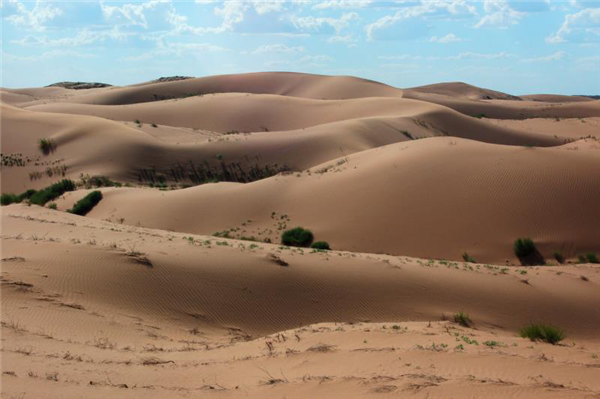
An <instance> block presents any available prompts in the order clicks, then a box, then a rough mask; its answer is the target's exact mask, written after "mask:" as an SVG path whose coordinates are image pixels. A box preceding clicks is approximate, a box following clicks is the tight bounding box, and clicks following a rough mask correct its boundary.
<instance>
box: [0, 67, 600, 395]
mask: <svg viewBox="0 0 600 399" xmlns="http://www.w3.org/2000/svg"><path fill="white" fill-rule="evenodd" d="M0 97H1V100H2V101H1V104H0V112H1V122H2V125H1V127H2V142H1V147H2V156H3V165H2V170H1V173H2V186H1V189H2V193H9V192H12V193H21V192H23V191H25V190H26V189H29V188H35V189H39V188H43V187H45V186H48V185H49V184H51V183H53V182H56V181H57V180H59V179H62V178H71V179H73V180H78V179H79V178H80V176H81V174H89V175H103V176H107V177H108V178H110V179H112V180H115V181H118V182H121V183H123V184H125V183H127V185H128V186H129V187H103V188H100V190H101V191H102V193H103V196H104V198H103V199H102V201H101V202H100V203H99V204H98V205H97V206H96V207H95V208H94V209H93V210H92V211H91V212H90V213H88V214H87V215H86V216H85V217H82V216H76V215H73V214H70V213H67V212H65V211H66V210H67V209H69V208H71V207H72V206H73V204H74V203H75V202H76V201H77V200H79V199H81V198H82V197H83V196H85V195H86V194H87V193H88V192H90V191H91V190H89V189H87V190H86V189H83V188H81V189H78V190H77V191H73V192H69V193H66V194H65V195H63V196H61V197H60V198H58V199H56V200H55V201H54V202H55V203H56V208H57V209H56V210H53V209H49V208H47V207H40V206H36V205H28V204H26V203H22V204H12V205H9V206H3V207H2V208H0V214H1V225H0V227H1V231H0V233H1V241H0V243H1V247H0V252H1V270H0V272H1V274H0V282H1V285H0V299H1V322H2V328H1V352H0V355H1V362H0V366H1V369H2V370H1V371H2V374H1V380H0V381H1V384H2V385H1V388H0V393H1V397H2V398H5V397H6V398H20V399H31V398H81V397H86V398H87V397H89V398H121V397H122V398H138V397H139V398H147V397H152V398H178V397H194V398H195V397H218V398H220V397H232V398H237V397H247V398H271V397H273V398H307V397H310V398H365V397H375V398H377V397H379V398H387V397H415V398H479V397H493V398H509V397H515V398H598V397H600V379H599V378H598V376H599V375H600V289H599V288H600V287H599V284H600V267H599V266H598V265H597V264H577V255H578V254H580V253H587V252H597V253H599V252H600V211H599V207H598V204H600V183H599V182H600V142H599V141H598V139H599V138H600V132H599V129H600V101H597V100H596V101H594V100H591V99H587V98H584V97H569V96H553V95H544V94H540V95H531V96H521V97H514V96H510V95H507V94H504V93H499V92H496V91H493V90H487V89H480V88H476V87H473V86H469V85H465V84H461V83H447V84H439V85H430V86H423V87H417V88H411V89H405V90H400V89H396V88H393V87H390V86H386V85H382V84H380V83H377V82H372V81H367V80H362V79H357V78H351V77H328V76H316V75H303V74H288V73H264V74H247V75H224V76H217V77H207V78H199V79H189V80H181V81H172V82H165V83H144V84H138V85H133V86H126V87H108V88H100V89H89V90H68V89H64V88H60V87H48V88H31V89H19V90H13V89H2V90H1V92H0ZM43 138H51V139H52V140H53V141H54V143H55V144H56V148H55V151H53V152H52V153H50V154H48V155H43V154H41V152H40V151H39V149H38V148H37V142H38V140H40V139H43ZM7 156H10V157H11V159H16V158H19V159H21V160H22V166H17V165H12V164H6V163H4V160H5V158H4V157H7ZM198 165H202V167H203V168H213V170H218V169H219V168H222V167H223V168H227V167H231V168H232V169H230V170H233V168H234V167H235V168H237V169H235V170H236V171H237V170H239V171H240V172H239V173H240V174H242V173H243V172H244V171H249V170H250V169H251V168H263V169H265V168H266V169H269V168H270V170H275V171H276V172H277V171H278V169H277V168H280V167H282V166H285V170H284V169H282V170H281V171H279V172H278V173H274V174H273V176H271V177H265V178H261V179H255V181H252V182H246V183H242V182H237V181H222V182H218V183H210V184H199V185H198V184H197V182H193V181H191V180H190V179H191V177H190V176H191V175H190V172H189V170H190V169H191V170H194V168H198V167H199V166H198ZM231 165H233V166H231ZM48 169H50V173H48V172H47V171H48ZM173 170H177V171H183V172H179V174H170V173H172V171H173ZM32 176H33V177H32ZM148 176H150V177H151V178H154V177H156V176H159V177H161V178H162V179H165V181H166V183H165V184H164V185H163V186H161V187H162V189H161V190H159V189H158V188H157V187H156V185H157V181H150V178H149V177H148ZM231 180H233V179H231ZM161 181H162V180H161ZM295 226H304V227H306V228H310V229H311V230H312V231H313V232H314V233H315V236H316V239H317V240H325V241H327V242H329V243H330V244H331V246H332V248H333V250H332V251H327V252H318V251H314V250H311V249H307V248H304V249H301V248H290V247H284V246H281V245H279V244H278V243H279V242H280V237H281V233H282V232H283V231H284V230H285V229H288V228H291V227H295ZM224 231H227V232H228V236H229V237H230V238H223V237H215V236H214V235H213V234H214V233H216V232H221V233H222V232H224ZM517 237H531V238H532V239H534V241H535V242H536V244H537V246H538V248H539V250H540V252H541V254H542V255H543V256H544V257H545V258H546V259H547V260H548V265H546V266H521V265H520V263H519V261H518V259H517V258H516V257H515V255H514V253H513V252H512V243H513V241H514V240H515V238H517ZM244 238H245V239H244ZM247 238H251V239H252V240H253V241H249V240H247ZM265 241H267V242H265ZM269 241H270V242H271V243H269ZM555 250H560V251H561V252H562V253H563V255H564V256H565V258H566V260H567V263H566V264H563V265H559V264H558V263H557V262H556V261H554V259H552V252H553V251H555ZM465 251H466V252H468V253H469V254H470V255H472V256H473V257H474V258H475V259H476V261H477V262H478V263H466V262H464V261H463V260H462V253H463V252H465ZM460 311H462V312H466V313H468V314H469V316H470V317H471V319H472V320H473V325H472V326H471V327H463V326H460V325H459V324H457V323H455V322H454V320H453V315H454V314H455V313H456V312H460ZM530 322H544V323H548V324H553V325H557V326H559V327H561V328H562V329H564V330H565V332H566V334H567V338H566V339H565V340H564V341H562V342H561V343H560V344H558V345H550V344H547V343H540V342H531V341H529V340H527V339H524V338H521V337H520V336H519V335H518V331H519V329H520V328H522V327H523V326H526V325H528V324H529V323H530Z"/></svg>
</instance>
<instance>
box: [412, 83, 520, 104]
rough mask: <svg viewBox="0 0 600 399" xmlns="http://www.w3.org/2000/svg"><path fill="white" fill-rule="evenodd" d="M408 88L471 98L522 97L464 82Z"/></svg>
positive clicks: (516, 98)
mask: <svg viewBox="0 0 600 399" xmlns="http://www.w3.org/2000/svg"><path fill="white" fill-rule="evenodd" d="M408 90H412V91H416V92H420V93H433V94H443V95H445V96H450V97H454V98H466V99H469V100H514V101H519V100H521V98H519V97H517V96H513V95H510V94H506V93H501V92H499V91H495V90H489V89H482V88H480V87H477V86H472V85H470V84H467V83H463V82H448V83H436V84H432V85H427V86H418V87H412V88H410V89H408Z"/></svg>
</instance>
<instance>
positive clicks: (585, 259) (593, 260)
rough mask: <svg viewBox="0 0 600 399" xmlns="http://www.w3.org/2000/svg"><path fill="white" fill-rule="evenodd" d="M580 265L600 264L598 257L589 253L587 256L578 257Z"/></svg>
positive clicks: (593, 253)
mask: <svg viewBox="0 0 600 399" xmlns="http://www.w3.org/2000/svg"><path fill="white" fill-rule="evenodd" d="M577 260H578V261H579V263H600V262H598V256H597V255H596V253H595V252H588V253H587V254H579V255H577Z"/></svg>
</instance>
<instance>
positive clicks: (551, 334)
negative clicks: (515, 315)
mask: <svg viewBox="0 0 600 399" xmlns="http://www.w3.org/2000/svg"><path fill="white" fill-rule="evenodd" d="M520 335H521V337H523V338H529V339H530V340H532V341H543V342H547V343H549V344H552V345H556V344H557V343H559V342H560V341H562V340H563V339H565V338H566V334H565V333H564V331H562V330H561V329H560V328H557V327H554V326H551V325H546V324H541V323H538V324H535V323H532V324H531V325H529V326H527V327H523V328H522V329H521V331H520Z"/></svg>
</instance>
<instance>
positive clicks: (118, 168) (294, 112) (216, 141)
mask: <svg viewBox="0 0 600 399" xmlns="http://www.w3.org/2000/svg"><path fill="white" fill-rule="evenodd" d="M81 107H83V108H84V109H81ZM198 107H200V110H199V109H198ZM31 109H41V110H46V111H47V110H55V111H62V112H66V113H70V114H55V113H49V112H38V111H35V112H34V111H31ZM224 109H226V110H227V111H221V110H224ZM79 111H81V112H83V113H88V112H89V113H91V114H94V115H98V116H104V117H110V118H115V119H122V120H125V121H130V122H128V123H127V124H126V125H123V124H122V123H119V124H117V123H113V122H111V121H108V120H106V119H99V118H93V117H89V116H83V115H82V116H75V115H73V113H77V112H79ZM0 112H1V113H2V121H3V137H4V138H5V140H3V143H2V152H3V153H4V154H7V153H22V154H24V156H26V157H29V158H30V159H31V160H32V162H31V163H29V164H28V165H27V166H26V167H24V168H10V169H9V168H7V169H5V171H4V177H5V183H4V184H3V187H2V191H3V192H10V191H19V192H20V191H24V190H25V189H27V188H31V187H33V188H38V187H43V186H45V185H47V184H48V179H47V178H46V177H44V176H45V175H44V170H45V169H46V168H47V167H48V166H56V165H57V163H58V164H60V165H66V166H68V168H69V169H68V170H67V172H66V176H68V177H75V178H77V177H79V175H80V174H81V173H89V174H103V175H107V176H109V177H111V178H113V179H117V180H121V181H127V180H129V181H133V182H137V176H138V174H139V171H140V170H141V169H144V168H146V169H148V168H156V169H158V170H161V171H163V172H164V173H167V171H168V170H169V169H170V168H171V167H172V166H173V165H176V164H178V163H187V162H189V161H192V162H194V163H195V164H203V163H204V162H209V163H211V164H215V163H216V156H217V155H219V154H220V155H222V156H223V157H224V158H225V159H226V160H227V162H241V163H243V164H245V165H250V164H254V163H258V164H261V165H267V164H268V165H274V164H277V165H287V166H288V167H290V168H291V169H293V170H304V169H307V168H310V167H313V166H316V165H318V164H321V163H323V162H326V161H328V160H331V159H335V158H339V157H340V156H343V155H349V154H352V153H356V152H359V151H364V150H368V149H371V148H375V147H379V146H383V145H387V144H392V143H397V142H400V141H406V140H409V139H418V138H424V137H433V136H440V135H450V136H455V137H463V138H469V139H473V140H478V141H484V142H489V143H498V144H511V145H536V146H551V145H559V144H562V143H564V142H565V140H573V139H577V138H579V136H576V135H575V134H577V133H576V132H572V131H565V132H563V133H560V134H559V135H548V134H547V133H538V132H536V131H523V130H517V129H514V128H510V127H509V128H506V127H499V126H496V125H494V124H490V123H488V122H487V121H486V120H483V119H482V120H480V119H476V118H471V117H468V116H464V115H461V114H459V113H457V112H454V111H452V110H450V109H448V108H444V107H441V106H438V105H435V104H430V103H425V102H421V101H413V100H403V99H385V98H369V99H357V100H347V101H325V102H324V101H320V100H306V99H300V98H293V97H281V96H271V95H241V94H225V95H219V96H206V97H201V98H191V99H185V100H179V101H167V102H157V103H147V104H139V105H131V106H123V107H114V106H110V107H109V106H94V105H77V104H66V103H54V104H53V105H52V104H51V105H44V106H37V107H30V108H27V109H25V110H22V109H19V108H16V107H11V106H7V105H2V106H1V108H0ZM136 119H139V120H141V121H142V124H143V126H142V127H141V128H140V127H138V126H137V125H136V124H135V123H133V122H132V121H134V120H136ZM151 121H154V122H157V123H158V124H159V125H157V127H156V128H154V127H152V126H151V125H150V124H149V122H151ZM182 126H183V127H182ZM265 129H266V130H273V129H275V130H278V131H269V132H262V133H255V134H251V135H248V134H241V133H240V134H232V135H225V136H221V135H219V134H218V133H216V132H213V133H211V131H214V130H216V131H218V132H243V131H257V130H258V131H262V130H265ZM280 129H283V130H280ZM530 130H531V129H530ZM42 138H52V139H53V140H54V141H55V142H56V144H57V150H56V152H54V153H53V154H51V155H50V156H48V157H40V152H39V151H38V149H37V148H36V147H37V145H36V143H37V141H38V140H40V139H42ZM209 140H210V141H209ZM36 163H37V165H36ZM31 172H41V173H42V174H43V176H42V178H41V179H38V180H35V181H30V180H29V178H28V176H29V174H30V173H31Z"/></svg>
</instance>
